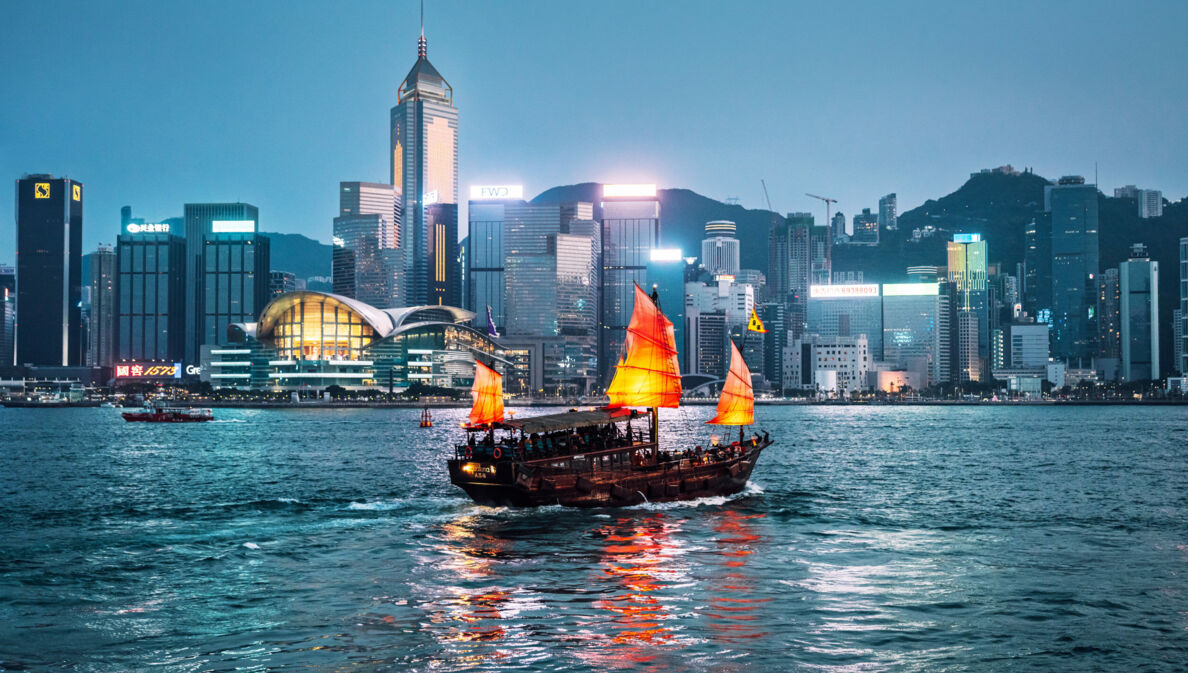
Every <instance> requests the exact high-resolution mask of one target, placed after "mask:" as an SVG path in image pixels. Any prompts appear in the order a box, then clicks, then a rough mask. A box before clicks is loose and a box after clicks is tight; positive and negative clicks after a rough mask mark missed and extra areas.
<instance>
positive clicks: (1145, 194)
mask: <svg viewBox="0 0 1188 673" xmlns="http://www.w3.org/2000/svg"><path fill="white" fill-rule="evenodd" d="M1138 216H1139V217H1141V218H1142V219H1144V220H1145V219H1147V218H1149V217H1162V216H1163V192H1161V191H1159V190H1158V189H1140V190H1139V192H1138Z"/></svg>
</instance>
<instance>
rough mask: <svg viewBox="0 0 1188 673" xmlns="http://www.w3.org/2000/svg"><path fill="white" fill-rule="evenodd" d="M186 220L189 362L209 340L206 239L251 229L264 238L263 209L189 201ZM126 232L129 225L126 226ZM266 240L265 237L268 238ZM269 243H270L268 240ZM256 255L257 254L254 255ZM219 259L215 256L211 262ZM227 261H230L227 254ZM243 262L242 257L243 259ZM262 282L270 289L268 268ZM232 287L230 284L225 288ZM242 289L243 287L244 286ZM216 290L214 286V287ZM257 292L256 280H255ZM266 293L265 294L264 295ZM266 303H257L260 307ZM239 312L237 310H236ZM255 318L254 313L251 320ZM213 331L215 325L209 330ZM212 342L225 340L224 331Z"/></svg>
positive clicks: (255, 235)
mask: <svg viewBox="0 0 1188 673" xmlns="http://www.w3.org/2000/svg"><path fill="white" fill-rule="evenodd" d="M184 218H185V221H186V225H185V229H186V285H185V288H186V338H185V344H186V346H185V348H186V350H185V360H186V362H198V359H199V348H200V347H201V346H202V344H204V343H207V341H206V335H207V334H208V330H207V325H206V324H205V323H206V317H205V316H206V306H205V302H206V299H207V295H206V292H207V290H206V286H205V284H204V283H205V280H206V271H207V269H206V262H207V260H206V259H205V255H206V241H207V238H208V237H209V236H211V235H213V234H218V235H220V236H221V235H224V234H236V233H239V234H243V233H250V234H251V235H252V236H253V237H256V238H259V239H264V237H263V236H259V235H258V234H256V225H257V223H258V222H259V220H260V211H259V209H257V208H256V207H255V206H253V205H251V204H248V203H187V204H185V207H184ZM124 230H125V232H127V231H128V230H127V227H125V229H124ZM265 240H266V239H265ZM265 245H267V243H265ZM253 259H254V256H253ZM219 261H220V260H218V259H212V260H210V263H211V264H212V265H215V264H218V263H219ZM226 261H227V263H228V264H229V263H230V258H228V259H227V260H226ZM240 261H241V262H242V259H241V260H240ZM260 282H261V285H262V286H263V287H264V288H265V291H267V287H268V274H267V272H265V273H264V275H263V276H262V277H261V278H260ZM226 289H229V288H226ZM241 290H242V288H241ZM211 292H214V289H212V290H211ZM253 292H254V283H253ZM265 296H266V295H265ZM261 308H263V306H258V307H256V309H255V310H259V309H261ZM237 313H238V312H237ZM254 319H255V318H254V317H253V318H252V320H254ZM210 333H211V334H213V333H214V332H213V327H212V330H211V331H210ZM218 334H219V337H218V339H216V340H215V341H214V342H213V343H219V342H221V341H222V340H223V336H222V335H223V333H222V332H218Z"/></svg>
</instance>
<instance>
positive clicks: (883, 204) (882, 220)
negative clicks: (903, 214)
mask: <svg viewBox="0 0 1188 673" xmlns="http://www.w3.org/2000/svg"><path fill="white" fill-rule="evenodd" d="M898 227H899V206H898V200H897V198H896V196H895V192H891V193H890V194H888V195H886V196H884V197H883V198H881V199H879V228H880V229H887V230H889V231H895V229H897V228H898Z"/></svg>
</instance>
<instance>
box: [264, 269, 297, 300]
mask: <svg viewBox="0 0 1188 673" xmlns="http://www.w3.org/2000/svg"><path fill="white" fill-rule="evenodd" d="M302 282H303V283H304V281H302ZM296 289H297V276H296V274H294V273H293V272H291V271H273V272H271V273H270V274H268V296H269V298H270V300H271V299H275V298H277V297H279V296H281V295H282V294H285V293H287V292H293V291H294V290H296Z"/></svg>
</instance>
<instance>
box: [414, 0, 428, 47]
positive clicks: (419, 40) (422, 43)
mask: <svg viewBox="0 0 1188 673" xmlns="http://www.w3.org/2000/svg"><path fill="white" fill-rule="evenodd" d="M428 55H429V46H428V44H427V43H426V42H425V0H421V37H419V38H417V58H425V57H426V56H428Z"/></svg>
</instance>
